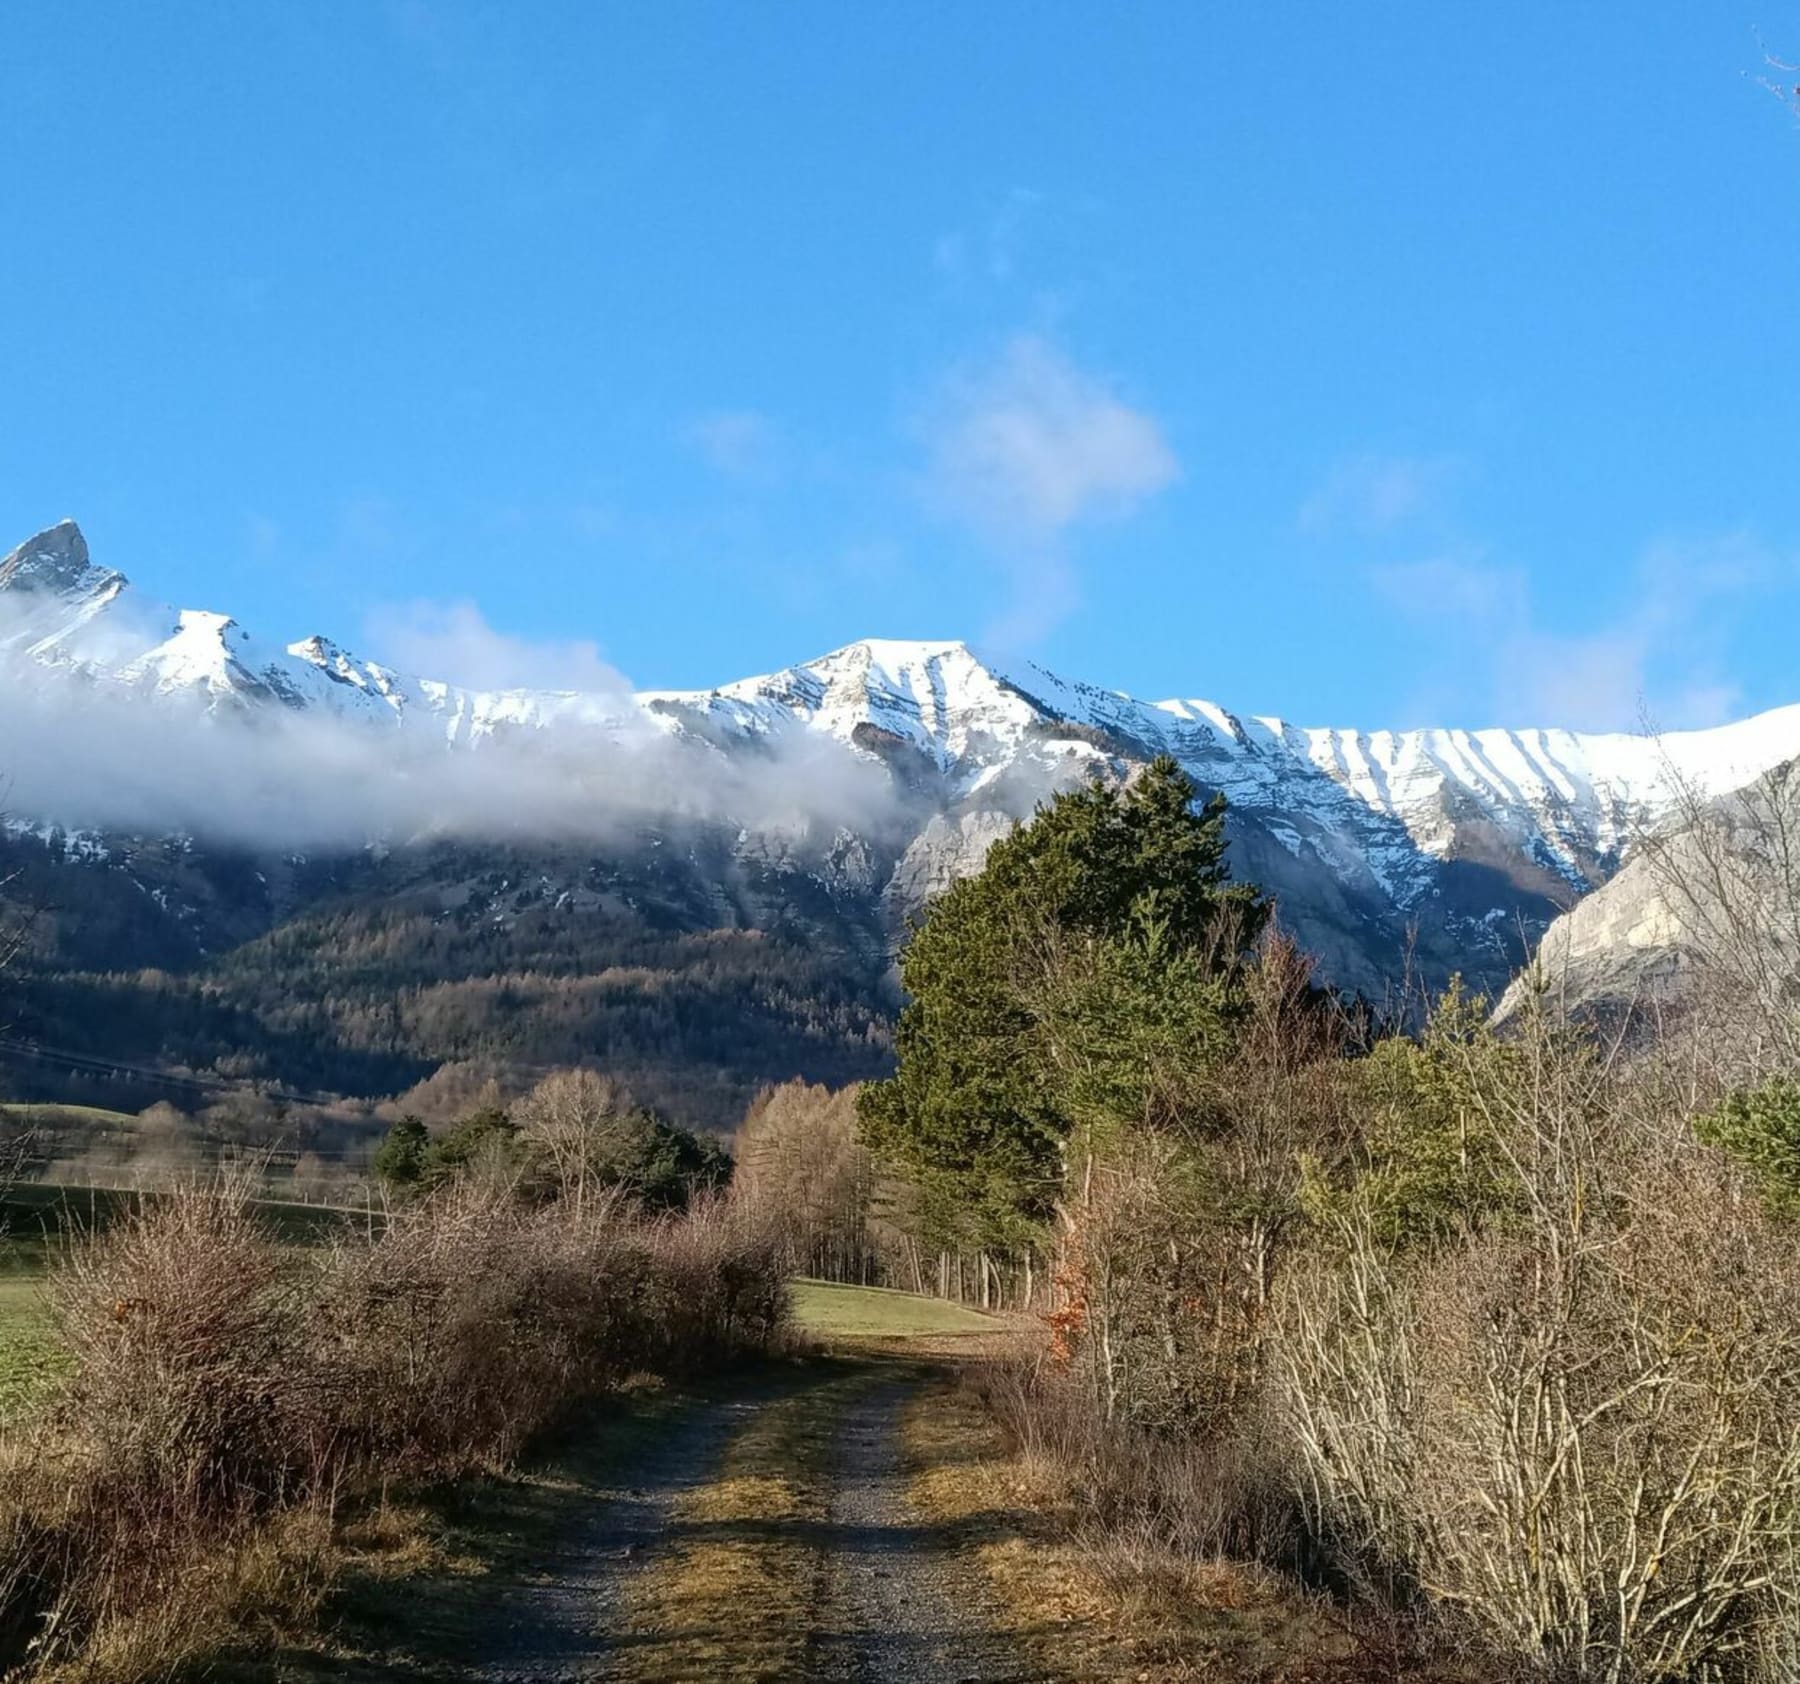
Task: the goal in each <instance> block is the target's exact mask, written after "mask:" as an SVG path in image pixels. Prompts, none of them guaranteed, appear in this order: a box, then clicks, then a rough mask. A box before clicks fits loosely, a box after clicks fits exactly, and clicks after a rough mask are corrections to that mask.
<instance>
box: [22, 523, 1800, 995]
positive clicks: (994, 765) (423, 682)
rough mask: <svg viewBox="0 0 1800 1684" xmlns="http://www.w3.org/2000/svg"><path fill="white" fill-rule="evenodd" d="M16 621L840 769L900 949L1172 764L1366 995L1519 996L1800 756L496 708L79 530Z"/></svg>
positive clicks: (593, 698)
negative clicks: (153, 574)
mask: <svg viewBox="0 0 1800 1684" xmlns="http://www.w3.org/2000/svg"><path fill="white" fill-rule="evenodd" d="M0 606H4V608H5V614H4V616H3V617H0V653H4V654H5V655H7V656H8V657H10V659H11V660H12V661H13V662H14V663H16V662H18V661H24V662H28V663H30V666H29V668H27V669H25V670H28V671H30V670H35V669H38V668H49V669H56V670H60V671H62V672H64V673H66V674H71V675H77V676H79V677H80V678H82V679H84V680H86V681H88V682H89V683H90V684H92V685H95V686H97V687H99V688H101V689H103V690H105V691H108V692H110V693H116V694H120V695H125V696H130V697H133V698H135V697H138V696H143V697H147V698H149V699H151V700H154V701H158V702H162V703H176V704H181V703H186V704H189V705H193V706H197V707H198V708H199V709H200V710H202V711H206V712H215V713H230V714H233V715H241V716H244V717H251V718H254V717H257V716H258V715H259V713H261V712H263V711H265V710H269V709H277V710H280V711H281V713H283V714H293V715H318V716H328V717H332V718H337V719H342V720H345V721H348V722H352V723H356V724H360V725H365V726H371V727H393V728H397V729H399V730H400V731H402V732H404V733H406V734H407V735H408V737H409V738H411V737H413V736H415V735H417V736H420V737H421V739H422V740H424V741H426V742H441V743H443V744H444V745H445V746H447V747H449V748H451V749H481V750H482V751H483V752H484V753H495V752H503V751H504V747H505V745H507V744H508V743H519V742H531V743H534V744H536V743H551V744H556V745H558V746H559V747H562V748H564V749H566V751H567V752H568V753H569V754H570V755H571V756H573V757H579V756H581V755H582V754H584V753H585V752H587V748H588V745H589V744H590V743H592V742H594V741H597V740H599V739H602V738H603V739H605V740H606V741H607V742H610V743H618V742H623V743H626V744H628V745H629V744H633V743H643V742H650V743H654V742H657V741H666V740H674V741H679V742H681V743H683V744H687V745H700V746H701V747H703V748H704V749H705V750H706V751H707V752H709V753H711V754H713V755H715V756H722V757H724V758H725V759H726V760H728V761H730V762H732V763H733V764H734V765H738V766H740V767H744V768H748V773H749V775H752V776H753V775H754V774H755V769H756V764H757V762H756V759H755V757H756V756H757V755H758V754H766V753H768V752H770V751H779V750H780V749H782V748H784V747H787V746H792V745H794V744H829V745H834V746H835V747H836V748H838V749H841V750H843V751H844V752H845V753H846V754H847V755H848V756H849V757H850V758H851V759H852V760H855V761H857V762H858V763H860V764H862V765H864V766H865V767H866V766H870V765H875V764H879V765H880V766H881V767H882V768H883V769H884V770H885V773H886V774H887V776H888V777H889V778H890V779H891V780H892V781H893V782H894V783H895V784H896V786H904V787H905V789H906V790H907V792H908V805H907V807H906V814H907V817H906V820H905V828H906V831H907V833H906V834H902V835H898V836H897V837H895V838H893V839H891V845H890V844H888V843H884V844H882V845H881V846H880V847H877V848H876V852H877V853H878V854H880V855H881V862H880V865H879V867H870V870H871V871H872V872H873V875H874V876H876V877H880V878H881V882H880V884H879V890H878V895H879V900H880V902H881V906H882V908H883V916H884V917H885V919H886V921H887V923H888V925H889V926H890V928H894V929H898V927H899V925H900V923H901V921H902V920H903V917H904V915H905V914H906V913H908V912H910V911H913V910H916V908H917V906H918V904H919V903H920V901H921V899H922V898H923V897H925V896H927V895H928V894H929V893H930V892H932V891H933V890H935V889H936V888H941V887H942V886H943V884H944V883H945V882H946V881H948V880H949V878H950V877H951V876H954V875H955V874H956V873H957V872H959V871H964V870H968V869H973V868H974V867H975V866H976V865H977V864H978V863H979V860H980V857H981V855H982V853H983V852H984V851H985V847H986V845H987V844H988V843H989V842H991V841H992V840H993V839H994V837H995V836H996V835H998V834H1001V833H1003V831H1004V829H1005V828H1006V827H1007V826H1008V825H1010V824H1011V823H1012V822H1013V821H1014V820H1015V819H1018V818H1021V817H1024V816H1026V815H1027V814H1028V813H1029V812H1030V810H1031V808H1032V806H1034V805H1035V804H1036V802H1037V801H1038V800H1040V799H1042V798H1043V796H1044V795H1045V794H1047V793H1048V792H1049V791H1051V790H1053V789H1055V788H1058V787H1066V786H1067V785H1069V784H1072V783H1075V782H1078V781H1081V780H1083V779H1085V778H1088V777H1092V776H1100V777H1111V778H1125V777H1129V776H1130V775H1131V773H1132V769H1133V768H1134V767H1135V766H1138V765H1141V764H1142V763H1143V762H1144V761H1146V760H1147V759H1149V758H1150V757H1151V756H1153V755H1155V754H1158V753H1169V754H1172V755H1173V756H1174V757H1175V758H1176V759H1177V760H1178V761H1179V762H1180V763H1181V764H1182V765H1183V767H1184V768H1185V769H1186V770H1187V771H1188V772H1189V773H1190V775H1191V776H1193V777H1194V779H1195V781H1196V782H1197V783H1198V784H1199V785H1200V786H1201V787H1202V788H1203V789H1206V790H1209V791H1210V790H1215V789H1216V790H1219V791H1222V792H1223V793H1224V794H1225V796H1226V798H1227V800H1228V802H1229V803H1230V807H1231V817H1230V821H1229V823H1230V828H1231V834H1232V839H1233V848H1234V867H1235V869H1237V870H1238V872H1239V874H1240V875H1241V876H1244V877H1248V878H1252V879H1254V880H1256V881H1259V882H1262V883H1264V884H1265V885H1267V886H1268V887H1269V888H1270V889H1271V891H1272V892H1273V893H1274V894H1275V895H1276V896H1277V897H1278V898H1279V899H1280V901H1281V903H1282V905H1283V909H1284V915H1285V916H1287V917H1288V918H1289V919H1290V921H1291V922H1293V923H1295V924H1296V925H1297V926H1298V930H1299V933H1300V935H1301V936H1302V939H1308V938H1310V939H1309V945H1311V946H1313V947H1314V948H1315V949H1316V950H1318V952H1319V953H1320V956H1321V959H1322V961H1323V964H1324V968H1325V970H1326V972H1327V974H1328V975H1330V976H1332V977H1333V979H1334V980H1338V981H1341V982H1343V983H1344V984H1345V985H1346V986H1353V987H1356V988H1359V989H1362V990H1364V991H1373V990H1379V988H1380V987H1381V986H1383V985H1384V984H1388V985H1391V984H1392V982H1393V981H1394V980H1395V976H1396V967H1397V966H1402V965H1404V964H1405V963H1407V962H1409V960H1408V957H1407V956H1408V955H1409V954H1414V955H1417V956H1418V957H1419V958H1421V959H1422V960H1423V961H1424V968H1425V971H1426V973H1427V977H1426V980H1427V981H1436V980H1441V979H1442V978H1443V977H1444V976H1445V975H1447V974H1448V973H1449V972H1450V971H1452V970H1457V969H1460V970H1463V971H1465V972H1467V973H1470V974H1472V975H1474V976H1475V977H1476V978H1477V979H1478V980H1479V981H1480V982H1482V983H1483V984H1484V985H1486V986H1489V987H1491V988H1494V989H1498V988H1499V987H1500V986H1503V985H1504V983H1505V982H1506V980H1507V976H1508V974H1509V973H1510V969H1511V968H1512V966H1514V965H1516V964H1517V963H1518V961H1519V959H1520V958H1522V956H1523V951H1524V945H1523V944H1525V943H1527V942H1528V941H1529V940H1531V939H1533V938H1534V937H1535V936H1536V934H1537V933H1539V932H1540V931H1541V930H1542V929H1543V928H1544V927H1545V926H1546V925H1547V924H1548V922H1549V921H1550V919H1551V918H1552V917H1554V916H1555V915H1556V913H1558V912H1559V911H1561V910H1563V909H1564V908H1565V907H1566V906H1567V905H1569V904H1572V903H1573V902H1574V901H1575V900H1578V899H1579V898H1580V897H1582V896H1583V895H1585V894H1586V893H1588V892H1589V891H1591V890H1592V889H1593V888H1595V887H1597V886H1598V885H1599V884H1601V883H1603V882H1605V881H1606V880H1608V879H1609V878H1610V877H1611V876H1612V875H1613V874H1614V873H1615V872H1616V871H1617V870H1618V869H1619V867H1620V865H1621V864H1622V863H1623V861H1624V859H1625V857H1626V856H1627V854H1628V853H1629V851H1630V847H1631V843H1632V840H1633V838H1634V837H1635V836H1636V835H1638V834H1640V833H1642V832H1643V831H1644V830H1646V829H1648V828H1650V827H1653V826H1654V825H1656V824H1657V823H1659V822H1661V820H1662V819H1663V818H1664V817H1665V816H1666V814H1667V812H1668V811H1669V808H1670V804H1671V802H1672V801H1673V799H1674V792H1675V790H1676V788H1677V786H1678V784H1680V783H1684V782H1685V783H1692V782H1694V781H1700V782H1703V783H1707V784H1709V785H1711V786H1713V787H1715V788H1719V789H1725V788H1730V787H1735V785H1737V784H1741V783H1743V782H1745V781H1747V780H1748V779H1750V778H1752V777H1754V776H1756V775H1757V774H1759V773H1760V772H1762V771H1765V770H1767V769H1768V768H1769V767H1770V766H1772V765H1774V764H1776V763H1778V762H1779V761H1781V760H1785V759H1787V758H1791V757H1792V756H1793V755H1795V754H1796V753H1800V705H1796V706H1790V707H1784V708H1777V709H1773V710H1770V711H1769V712H1766V713H1763V714H1759V715H1756V716H1753V717H1751V718H1749V719H1745V720H1741V721H1737V722H1735V723H1733V724H1729V725H1724V726H1719V727H1714V728H1712V729H1710V730H1704V731H1689V732H1680V733H1672V734H1669V735H1667V736H1664V737H1662V738H1660V739H1652V738H1649V737H1644V736H1634V735H1630V734H1625V733H1580V732H1573V731H1567V730H1561V729H1557V728H1549V727H1546V728H1533V729H1529V730H1518V729H1508V728H1500V727H1497V728H1489V729H1480V730H1467V729H1435V728H1426V729H1420V730H1412V731H1395V730H1375V731H1363V730H1355V729H1346V728H1334V727H1306V726H1299V725H1295V724H1292V723H1290V722H1288V721H1286V720H1284V719H1282V718H1281V717H1279V716H1266V715H1265V716H1257V715H1243V714H1238V713H1235V712H1233V711H1231V710H1230V709H1228V708H1226V707H1224V706H1222V705H1221V704H1219V703H1216V702H1213V701H1210V700H1206V699H1202V698H1198V697H1190V698H1170V699H1166V700H1163V701H1142V700H1139V699H1137V698H1135V697H1133V696H1131V695H1129V694H1127V693H1126V692H1123V691H1120V690H1116V689H1110V688H1106V687H1103V686H1100V685H1095V684H1091V683H1087V682H1084V681H1080V680H1072V679H1068V678H1065V677H1063V676H1061V675H1059V674H1057V673H1054V672H1052V671H1050V670H1049V669H1047V668H1045V667H1043V666H1041V665H1039V664H1038V663H1037V662H1035V661H1032V660H1030V659H1029V658H1025V657H997V656H994V655H992V654H991V653H988V652H985V651H981V650H978V649H977V648H976V647H975V646H973V645H971V644H969V643H966V642H963V641H961V640H956V639H942V640H900V639H864V640H860V641H858V642H855V643H851V644H848V645H845V646H843V647H842V648H840V649H837V650H833V651H831V652H829V653H827V654H825V655H822V656H819V657H816V658H814V659H812V660H809V661H803V662H799V663H796V664H794V665H792V666H789V667H785V668H781V669H778V670H777V671H774V672H770V673H764V674H759V675H755V676H752V677H747V678H741V679H736V680H733V681H730V682H727V683H723V684H721V685H718V686H716V687H713V688H711V689H649V690H640V691H634V692H627V691H624V690H620V691H618V692H598V691H580V690H557V689H550V688H543V689H534V688H530V687H517V688H508V689H487V690H483V689H476V688H472V687H469V686H464V685H459V684H457V683H456V682H454V681H453V680H452V679H450V678H443V677H427V676H422V675H414V674H407V673H402V672H400V671H399V670H397V669H396V668H393V667H391V666H388V665H386V664H384V663H381V662H377V661H373V660H369V659H367V658H365V657H363V656H361V655H359V654H357V653H355V652H354V651H352V650H350V649H349V648H347V647H346V646H344V645H341V644H338V643H336V642H334V641H332V640H331V639H330V638H328V637H326V636H324V635H322V634H315V635H312V636H309V637H306V638H302V639H300V640H297V641H296V642H293V643H289V644H280V643H276V642H272V641H269V640H265V639H262V638H260V637H257V636H256V635H254V634H253V633H252V632H250V631H249V630H248V629H246V628H245V627H243V626H241V625H240V624H239V623H238V622H237V621H236V620H235V619H233V618H232V617H230V616H229V615H226V614H221V613H216V612H212V611H205V610H192V609H177V608H173V607H171V606H169V605H167V604H164V603H161V602H159V601H156V600H155V599H153V598H151V597H149V596H147V595H146V594H145V593H143V592H141V591H140V590H139V589H138V587H136V586H135V585H133V584H132V583H131V582H130V580H129V579H128V578H127V577H126V575H124V574H123V573H120V572H118V571H115V570H114V569H111V568H108V567H103V566H101V565H100V564H99V563H97V562H95V561H94V560H93V558H92V557H91V555H90V554H89V552H88V546H87V544H86V541H85V539H84V538H83V537H82V535H81V533H80V529H79V528H78V527H77V526H76V525H75V524H74V523H73V522H72V521H69V522H62V523H59V524H58V525H57V526H54V527H51V528H47V529H46V530H45V531H44V532H43V533H40V534H38V535H36V536H35V537H34V538H31V539H28V540H27V541H26V542H25V543H24V544H22V545H20V546H19V547H18V548H17V549H16V550H14V551H13V552H12V553H11V554H10V555H9V556H8V557H7V558H6V559H5V560H4V561H0ZM20 670H21V669H19V668H18V667H17V666H16V665H15V666H14V668H13V676H14V678H15V680H16V678H17V675H18V673H19V671H20ZM22 816H23V817H24V818H27V819H31V820H37V821H42V820H54V819H55V818H56V817H57V815H55V814H51V813H27V814H24V815H22ZM839 828H841V826H840V827H839ZM833 845H835V846H837V847H838V849H839V851H840V853H841V851H842V838H837V839H835V840H834V843H833ZM889 855H891V856H892V857H891V859H890V858H889V857H888V856H889Z"/></svg>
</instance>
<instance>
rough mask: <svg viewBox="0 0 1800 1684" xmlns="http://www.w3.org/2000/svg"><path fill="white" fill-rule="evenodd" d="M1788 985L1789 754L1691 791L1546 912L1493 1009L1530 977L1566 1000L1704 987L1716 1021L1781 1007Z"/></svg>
mask: <svg viewBox="0 0 1800 1684" xmlns="http://www.w3.org/2000/svg"><path fill="white" fill-rule="evenodd" d="M1797 985H1800V763H1797V762H1795V761H1791V760H1790V761H1784V762H1782V763H1781V764H1779V765H1776V766H1774V767H1771V768H1769V769H1768V770H1767V771H1766V772H1764V773H1763V774H1761V775H1759V776H1758V777H1756V778H1755V779H1753V780H1752V781H1750V782H1749V783H1747V784H1744V785H1742V786H1741V787H1738V788H1735V789H1729V790H1727V791H1726V792H1725V793H1723V794H1720V795H1717V796H1714V797H1712V798H1711V799H1702V798H1700V797H1699V795H1698V793H1697V792H1696V793H1694V794H1690V795H1689V796H1688V797H1687V798H1686V799H1685V800H1684V801H1683V803H1682V807H1681V811H1680V813H1679V814H1678V815H1677V816H1675V817H1674V818H1672V819H1670V820H1669V821H1668V822H1666V823H1665V824H1664V826H1663V827H1662V828H1661V829H1660V830H1659V831H1658V832H1656V833H1655V834H1653V835H1651V836H1649V837H1646V838H1645V839H1644V840H1643V841H1642V842H1641V843H1640V844H1639V845H1638V846H1637V848H1636V849H1634V851H1633V854H1632V857H1631V858H1630V859H1629V860H1628V861H1627V863H1626V864H1625V865H1624V867H1623V868H1622V869H1621V870H1620V871H1619V872H1618V873H1617V874H1616V875H1615V876H1614V877H1613V878H1612V879H1611V880H1610V881H1609V882H1607V883H1606V884H1604V885H1603V886H1602V887H1600V888H1599V889H1597V890H1596V891H1595V892H1594V893H1593V894H1591V895H1589V896H1588V897H1587V898H1586V899H1585V900H1583V901H1581V902H1580V903H1579V904H1578V905H1576V906H1574V907H1572V908H1571V909H1570V910H1569V911H1568V912H1566V913H1564V914H1562V916H1560V917H1558V918H1557V919H1555V920H1554V921H1553V922H1552V923H1551V925H1550V926H1549V928H1548V929H1546V930H1545V932H1544V935H1543V939H1542V940H1541V942H1540V943H1539V944H1538V950H1537V956H1536V962H1535V963H1534V965H1533V966H1532V968H1531V971H1530V972H1529V973H1527V974H1521V975H1520V976H1519V977H1518V978H1517V979H1516V980H1515V981H1514V982H1513V984H1512V986H1511V987H1509V988H1508V989H1507V991H1506V994H1505V996H1504V997H1503V998H1502V1000H1501V1002H1500V1006H1499V1008H1498V1010H1497V1013H1496V1015H1497V1017H1499V1018H1500V1019H1502V1020H1504V1019H1505V1018H1508V1017H1510V1016H1512V1015H1513V1014H1514V1013H1515V1012H1517V1011H1518V1010H1519V1009H1520V1008H1521V1007H1522V1006H1523V1005H1524V1003H1525V1000H1526V998H1527V991H1528V990H1530V989H1532V988H1536V987H1542V988H1544V989H1546V990H1548V991H1549V992H1550V993H1551V994H1552V995H1553V997H1554V998H1555V999H1556V1000H1557V1001H1558V1002H1559V1003H1560V1004H1561V1005H1562V1006H1563V1007H1565V1008H1566V1009H1567V1010H1569V1011H1571V1012H1574V1013H1577V1014H1585V1015H1590V1016H1599V1017H1603V1018H1609V1019H1614V1020H1617V1019H1620V1018H1621V1017H1622V1016H1623V1014H1626V1013H1633V1014H1636V1015H1637V1016H1638V1017H1639V1018H1641V1019H1643V1020H1644V1021H1645V1022H1646V1023H1648V1022H1649V1021H1650V1014H1652V1013H1655V1012H1658V1011H1666V1010H1669V1009H1673V1010H1676V1011H1681V1010H1683V1009H1684V1008H1686V1007H1688V1006H1690V1005H1693V1004H1695V1003H1697V999H1698V992H1699V990H1700V989H1701V988H1702V986H1704V987H1705V988H1706V990H1707V992H1708V993H1709V995H1710V996H1711V1002H1710V1003H1711V1004H1713V1005H1714V1006H1715V1007H1724V1008H1725V1010H1724V1012H1723V1014H1722V1016H1723V1020H1726V1021H1729V1020H1732V1019H1735V1020H1737V1021H1738V1023H1739V1024H1740V1025H1742V1024H1743V1023H1745V1022H1748V1021H1749V1020H1750V1019H1752V1018H1755V1017H1758V1016H1760V1015H1761V1014H1762V1013H1763V1012H1765V1011H1766V1012H1768V1013H1769V1014H1770V1018H1771V1020H1772V1021H1776V1022H1780V1021H1782V1020H1785V1019H1787V1018H1789V1017H1790V1016H1791V1014H1792V1010H1793V1008H1794V1006H1795V1005H1796V1004H1797V1003H1800V1002H1797V1001H1796V998H1795V991H1796V987H1797Z"/></svg>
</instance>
